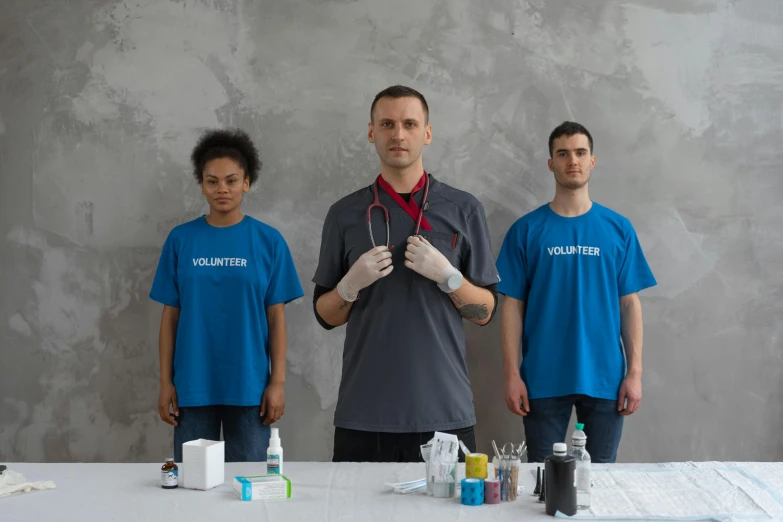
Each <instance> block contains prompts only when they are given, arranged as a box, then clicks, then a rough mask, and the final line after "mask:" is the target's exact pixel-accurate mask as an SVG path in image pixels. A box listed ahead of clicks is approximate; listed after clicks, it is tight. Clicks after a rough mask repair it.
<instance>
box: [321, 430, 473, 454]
mask: <svg viewBox="0 0 783 522" xmlns="http://www.w3.org/2000/svg"><path fill="white" fill-rule="evenodd" d="M441 433H451V434H453V435H456V436H457V438H458V439H459V440H461V441H462V442H464V443H465V446H467V447H468V449H469V450H470V451H471V452H473V451H476V436H475V434H474V433H473V426H469V427H467V428H459V429H456V430H442V431H441ZM434 435H435V433H434V432H432V431H429V432H417V433H386V432H378V431H359V430H349V429H346V428H337V427H335V429H334V457H332V462H422V460H423V459H422V457H421V447H420V446H421V445H422V444H426V443H427V442H428V441H429V440H430V439H431V438H432V437H433V436H434ZM459 455H460V462H463V461H464V460H465V456H464V455H463V454H462V451H460V452H459Z"/></svg>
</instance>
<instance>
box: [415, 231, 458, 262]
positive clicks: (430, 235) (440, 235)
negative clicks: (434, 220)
mask: <svg viewBox="0 0 783 522" xmlns="http://www.w3.org/2000/svg"><path fill="white" fill-rule="evenodd" d="M419 235H420V236H421V237H423V238H424V239H426V240H427V241H429V242H430V244H431V245H432V246H434V247H435V248H437V249H438V251H439V252H440V253H441V254H443V255H444V256H446V259H448V260H449V263H451V265H452V266H453V267H455V268H456V269H457V270H460V271H461V270H462V249H463V247H464V246H465V245H464V242H465V238H464V237H462V234H460V233H459V232H452V233H450V234H449V233H446V232H435V231H434V230H420V231H419Z"/></svg>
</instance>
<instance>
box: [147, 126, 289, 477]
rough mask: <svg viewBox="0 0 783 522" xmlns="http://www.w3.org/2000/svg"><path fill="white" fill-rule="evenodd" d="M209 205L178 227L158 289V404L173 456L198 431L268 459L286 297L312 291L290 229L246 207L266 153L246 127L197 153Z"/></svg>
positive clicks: (205, 139)
mask: <svg viewBox="0 0 783 522" xmlns="http://www.w3.org/2000/svg"><path fill="white" fill-rule="evenodd" d="M191 160H192V163H193V174H194V176H195V178H196V181H197V182H198V183H199V184H200V185H201V192H202V193H203V194H204V197H205V199H206V201H207V203H208V204H209V213H208V214H207V215H205V216H201V217H199V218H197V219H194V220H193V221H190V222H188V223H185V224H182V225H179V226H177V227H175V228H174V229H173V230H172V231H171V232H170V233H169V236H168V238H167V239H166V243H165V244H164V245H163V252H162V253H161V256H160V262H159V263H158V269H157V272H156V274H155V280H154V282H153V284H152V290H151V292H150V297H151V298H152V299H154V300H155V301H158V302H160V303H162V304H163V305H164V307H163V316H162V318H161V324H160V395H159V398H158V413H159V415H160V417H161V419H163V420H164V421H165V422H167V423H169V424H171V425H173V426H175V428H174V459H175V460H176V461H177V462H181V461H182V444H183V443H184V442H188V441H191V440H196V439H200V438H203V439H209V440H220V434H221V428H222V433H223V439H224V440H225V443H226V455H225V458H226V461H228V462H232V461H233V462H236V461H238V462H250V461H264V460H266V451H267V447H268V446H269V435H270V433H269V432H270V428H269V424H271V423H273V422H275V421H277V420H278V419H279V418H280V417H281V416H282V415H283V413H284V410H285V394H284V392H283V385H284V383H285V360H286V326H285V312H284V309H283V306H284V305H285V304H286V303H288V302H289V301H292V300H294V299H297V298H299V297H302V295H303V294H304V292H303V291H302V286H301V285H300V283H299V278H298V277H297V275H296V268H295V267H294V262H293V259H292V258H291V253H290V251H289V249H288V245H287V244H286V242H285V239H283V236H282V235H281V234H280V232H278V231H277V230H275V229H274V228H272V227H271V226H269V225H266V224H264V223H262V222H261V221H258V220H256V219H254V218H252V217H250V216H247V215H245V214H243V213H242V210H241V203H242V199H243V196H244V194H245V193H246V192H248V191H249V190H250V186H251V185H252V184H253V183H254V182H255V181H256V180H257V178H258V172H259V170H260V167H261V162H260V161H259V158H258V151H257V150H256V148H255V145H254V144H253V142H252V141H251V140H250V138H249V137H248V135H247V134H246V133H244V132H243V131H240V130H215V131H209V132H207V133H205V134H204V135H203V136H202V138H201V139H200V140H199V142H198V144H197V145H196V147H195V149H194V150H193V153H192V155H191Z"/></svg>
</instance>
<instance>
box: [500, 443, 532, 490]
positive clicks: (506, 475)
mask: <svg viewBox="0 0 783 522" xmlns="http://www.w3.org/2000/svg"><path fill="white" fill-rule="evenodd" d="M493 443H494V441H493ZM493 446H494V447H495V448H497V445H496V444H493ZM496 451H497V450H496ZM525 451H527V450H526V445H525V443H522V444H520V445H519V446H517V447H514V445H513V444H512V443H510V442H507V443H506V444H505V445H504V446H503V451H501V452H500V459H499V464H498V475H497V477H498V480H499V481H500V499H501V500H502V501H514V500H516V499H517V495H519V493H520V492H522V491H523V490H524V488H523V487H522V486H520V484H519V462H520V460H519V457H520V456H521V454H523V453H524V452H525Z"/></svg>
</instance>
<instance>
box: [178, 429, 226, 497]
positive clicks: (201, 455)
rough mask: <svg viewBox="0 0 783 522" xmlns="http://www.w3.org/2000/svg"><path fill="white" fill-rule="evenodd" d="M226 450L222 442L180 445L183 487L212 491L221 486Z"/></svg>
mask: <svg viewBox="0 0 783 522" xmlns="http://www.w3.org/2000/svg"><path fill="white" fill-rule="evenodd" d="M225 458H226V449H225V444H224V443H223V441H214V440H206V439H198V440H192V441H190V442H186V443H184V444H183V445H182V468H183V469H182V470H181V471H183V475H184V476H183V478H184V487H186V488H188V489H202V490H207V489H212V488H214V487H217V486H222V485H223V482H224V473H225V467H226V465H225Z"/></svg>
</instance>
